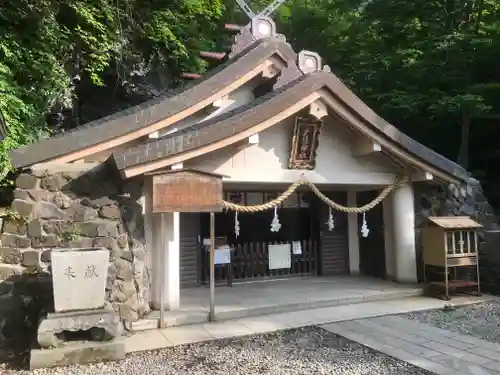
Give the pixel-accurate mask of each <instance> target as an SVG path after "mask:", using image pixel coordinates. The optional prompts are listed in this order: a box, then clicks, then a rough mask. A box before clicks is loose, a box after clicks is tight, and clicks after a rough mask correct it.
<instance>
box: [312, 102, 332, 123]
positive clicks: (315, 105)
mask: <svg viewBox="0 0 500 375" xmlns="http://www.w3.org/2000/svg"><path fill="white" fill-rule="evenodd" d="M309 114H310V115H311V116H313V117H315V118H316V119H318V120H321V119H322V118H323V117H325V116H326V115H328V108H327V107H326V105H325V103H323V102H322V101H321V99H318V100H316V101H315V102H312V103H311V104H310V105H309Z"/></svg>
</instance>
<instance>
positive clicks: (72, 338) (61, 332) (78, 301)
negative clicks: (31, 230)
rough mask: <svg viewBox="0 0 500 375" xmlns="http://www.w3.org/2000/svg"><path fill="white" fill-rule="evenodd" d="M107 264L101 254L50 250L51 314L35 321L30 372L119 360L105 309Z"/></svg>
mask: <svg viewBox="0 0 500 375" xmlns="http://www.w3.org/2000/svg"><path fill="white" fill-rule="evenodd" d="M108 262H109V252H108V250H106V249H99V248H83V249H54V250H52V254H51V265H52V282H53V292H54V306H53V308H54V310H53V311H49V312H46V313H44V314H42V316H41V319H40V322H39V326H38V334H37V344H38V346H39V347H40V348H39V349H33V350H32V351H31V360H30V368H31V369H35V368H41V367H53V366H64V365H71V364H82V363H88V362H94V361H105V360H119V359H123V358H124V357H125V345H124V342H123V340H122V339H121V337H120V336H121V334H122V332H123V326H122V324H121V322H120V319H119V316H118V315H117V314H116V312H115V311H114V310H111V309H106V308H105V288H106V278H107V270H108Z"/></svg>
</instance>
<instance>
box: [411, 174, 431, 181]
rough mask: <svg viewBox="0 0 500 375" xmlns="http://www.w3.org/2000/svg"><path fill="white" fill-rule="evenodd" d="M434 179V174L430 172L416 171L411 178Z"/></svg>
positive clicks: (415, 179)
mask: <svg viewBox="0 0 500 375" xmlns="http://www.w3.org/2000/svg"><path fill="white" fill-rule="evenodd" d="M433 179H434V176H433V174H432V173H430V172H415V173H413V174H412V175H411V180H412V181H415V182H418V181H431V180H433Z"/></svg>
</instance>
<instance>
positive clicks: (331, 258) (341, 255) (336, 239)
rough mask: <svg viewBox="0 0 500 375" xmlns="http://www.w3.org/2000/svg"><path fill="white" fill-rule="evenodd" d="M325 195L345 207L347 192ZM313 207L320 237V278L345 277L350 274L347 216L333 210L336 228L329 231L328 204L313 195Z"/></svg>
mask: <svg viewBox="0 0 500 375" xmlns="http://www.w3.org/2000/svg"><path fill="white" fill-rule="evenodd" d="M325 195H326V196H327V197H328V198H330V199H331V200H333V201H335V202H337V203H338V204H342V205H345V204H346V202H347V195H346V193H345V192H341V191H334V192H326V193H325ZM311 202H312V204H311V206H312V207H313V212H314V215H313V217H314V219H315V221H316V222H315V225H314V226H315V227H317V228H318V229H319V230H318V234H317V235H318V236H319V244H320V246H319V249H320V251H319V261H318V265H319V268H318V274H319V275H320V276H335V275H345V274H348V273H349V240H348V238H349V237H348V234H347V214H346V213H344V212H340V211H336V210H332V216H333V220H334V224H335V227H334V228H333V229H332V230H329V228H328V225H327V221H328V217H329V214H330V212H329V209H328V206H327V205H326V203H324V202H323V201H321V200H320V199H319V198H317V197H316V196H315V195H314V194H312V193H311Z"/></svg>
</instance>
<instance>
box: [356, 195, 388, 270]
mask: <svg viewBox="0 0 500 375" xmlns="http://www.w3.org/2000/svg"><path fill="white" fill-rule="evenodd" d="M379 194H380V191H378V190H370V191H363V192H358V193H357V197H356V198H357V206H358V207H359V206H362V205H365V204H367V203H370V202H371V201H372V200H373V199H375V198H376V197H377V196H378V195H379ZM365 215H366V222H367V226H368V229H369V230H370V232H369V234H368V237H363V236H362V235H361V226H362V224H363V214H360V215H359V218H358V231H359V232H358V233H359V270H360V272H361V274H363V275H366V276H372V277H379V278H385V277H386V269H385V242H384V215H383V207H382V203H379V204H378V205H376V206H375V207H374V208H372V209H371V210H369V211H368V212H366V214H365Z"/></svg>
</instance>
